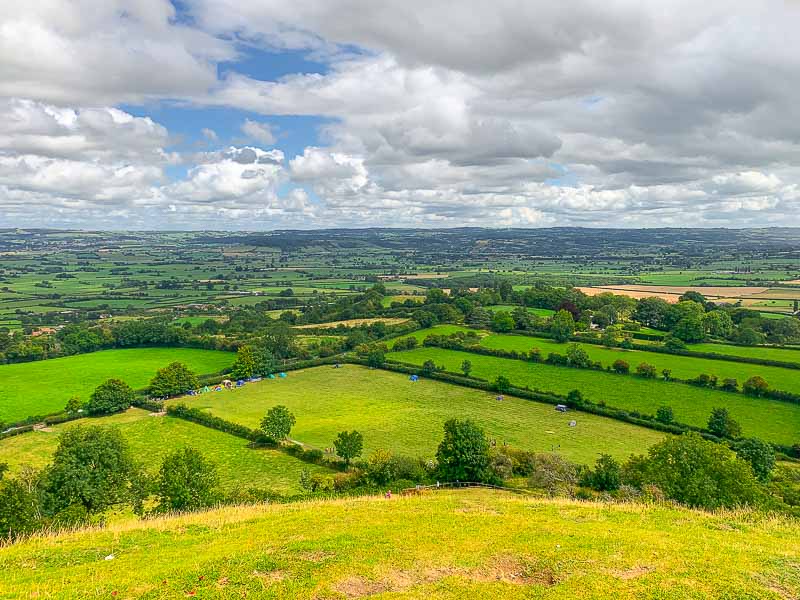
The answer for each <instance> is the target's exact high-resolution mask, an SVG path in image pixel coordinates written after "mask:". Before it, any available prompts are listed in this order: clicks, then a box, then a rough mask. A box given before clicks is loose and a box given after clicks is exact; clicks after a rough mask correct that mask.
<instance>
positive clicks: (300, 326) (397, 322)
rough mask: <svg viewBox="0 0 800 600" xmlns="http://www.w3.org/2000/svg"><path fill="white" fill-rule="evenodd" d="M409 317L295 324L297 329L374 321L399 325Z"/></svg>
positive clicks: (353, 324) (365, 323) (355, 324)
mask: <svg viewBox="0 0 800 600" xmlns="http://www.w3.org/2000/svg"><path fill="white" fill-rule="evenodd" d="M407 321H408V319H347V320H345V321H329V322H328V323H314V324H312V325H295V327H294V328H295V329H332V328H334V327H339V326H340V325H344V326H345V327H358V326H359V325H371V324H372V323H384V324H386V325H399V324H400V323H405V322H407Z"/></svg>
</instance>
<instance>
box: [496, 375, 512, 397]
mask: <svg viewBox="0 0 800 600" xmlns="http://www.w3.org/2000/svg"><path fill="white" fill-rule="evenodd" d="M493 387H494V389H495V390H497V391H498V392H500V393H501V394H504V393H505V392H507V391H508V390H510V389H511V382H510V381H509V380H508V377H505V376H504V375H498V376H497V378H496V379H495V380H494V384H493Z"/></svg>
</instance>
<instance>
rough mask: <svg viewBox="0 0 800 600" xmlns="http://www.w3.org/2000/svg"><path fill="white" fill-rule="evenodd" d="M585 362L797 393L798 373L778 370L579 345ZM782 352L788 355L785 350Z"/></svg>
mask: <svg viewBox="0 0 800 600" xmlns="http://www.w3.org/2000/svg"><path fill="white" fill-rule="evenodd" d="M480 343H481V346H484V347H486V348H493V349H498V350H516V351H517V352H530V351H531V349H533V348H539V350H541V352H542V357H543V358H546V357H547V355H548V354H549V353H551V352H555V353H557V354H566V353H567V351H568V349H569V345H570V344H567V343H565V344H560V343H558V342H554V341H553V340H550V339H547V338H537V337H529V336H524V335H501V334H492V335H488V336H486V337H484V338H482V339H481V342H480ZM580 346H581V348H583V349H584V350H585V351H586V352H587V354H588V355H589V358H591V359H592V360H593V361H600V362H601V363H603V366H604V367H606V366H609V365H611V364H612V363H613V362H614V361H615V360H617V359H620V360H624V361H625V362H627V363H628V364H630V367H631V372H633V371H634V370H635V369H636V367H637V365H639V364H640V363H649V364H651V365H654V366H655V367H656V371H657V372H658V374H659V375H660V374H661V371H662V369H670V370H671V371H672V377H676V378H678V379H691V378H694V377H697V376H698V375H700V374H701V373H707V374H709V375H716V376H717V377H718V378H719V381H720V383H722V380H723V379H727V378H731V379H736V380H737V381H738V382H739V385H741V384H742V383H744V382H745V381H746V380H747V379H749V378H750V377H753V376H754V375H760V376H761V377H763V378H764V379H766V380H767V382H768V383H769V385H770V386H771V387H773V388H776V389H779V390H785V391H788V392H794V393H800V370H797V369H784V368H781V367H765V366H763V365H751V364H746V363H738V362H731V361H727V360H714V359H708V358H697V357H694V356H679V355H677V354H665V353H661V352H646V351H644V350H624V349H622V348H606V347H604V346H599V345H597V344H580ZM785 352H792V351H791V350H787V351H785Z"/></svg>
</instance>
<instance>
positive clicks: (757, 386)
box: [742, 375, 769, 397]
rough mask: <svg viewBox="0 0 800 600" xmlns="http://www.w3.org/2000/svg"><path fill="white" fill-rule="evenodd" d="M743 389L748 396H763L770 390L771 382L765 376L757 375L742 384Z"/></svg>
mask: <svg viewBox="0 0 800 600" xmlns="http://www.w3.org/2000/svg"><path fill="white" fill-rule="evenodd" d="M742 391H743V392H744V393H745V394H747V395H748V396H759V397H760V396H763V395H764V394H766V393H767V392H768V391H769V384H768V383H767V382H766V381H765V380H764V378H763V377H759V376H758V375H755V376H754V377H751V378H750V379H748V380H747V381H745V382H744V383H743V384H742Z"/></svg>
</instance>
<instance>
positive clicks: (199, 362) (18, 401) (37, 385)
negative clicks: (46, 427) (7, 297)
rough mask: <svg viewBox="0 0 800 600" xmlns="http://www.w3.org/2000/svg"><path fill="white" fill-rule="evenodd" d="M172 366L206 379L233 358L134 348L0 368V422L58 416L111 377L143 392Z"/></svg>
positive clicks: (190, 351) (210, 352) (188, 350)
mask: <svg viewBox="0 0 800 600" xmlns="http://www.w3.org/2000/svg"><path fill="white" fill-rule="evenodd" d="M173 361H180V362H182V363H185V364H186V365H188V366H189V368H191V369H192V370H194V371H195V372H196V373H198V374H206V373H216V372H218V371H220V370H222V369H225V368H227V367H230V366H231V364H232V363H233V361H234V355H233V354H231V353H230V352H219V351H216V350H198V349H195V348H136V349H130V350H127V349H126V350H104V351H103V352H92V353H90V354H80V355H77V356H69V357H66V358H54V359H52V360H40V361H36V362H29V363H19V364H13V365H2V366H0V421H6V422H12V421H15V420H19V419H24V418H26V417H28V416H32V415H45V414H50V413H54V412H58V411H60V410H61V409H63V408H64V405H65V404H66V403H67V400H68V399H69V398H70V397H71V396H79V397H80V398H81V399H82V400H88V399H89V396H90V395H91V393H92V390H94V388H95V387H97V386H98V385H99V384H101V383H102V382H103V381H105V380H106V379H109V378H111V377H115V378H118V379H122V380H124V381H126V382H127V383H128V384H129V385H130V386H131V387H133V388H134V389H138V388H143V387H145V386H146V385H147V384H148V383H149V382H150V380H151V379H152V378H153V375H155V373H156V371H157V370H158V369H160V368H162V367H165V366H167V365H168V364H169V363H171V362H173Z"/></svg>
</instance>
